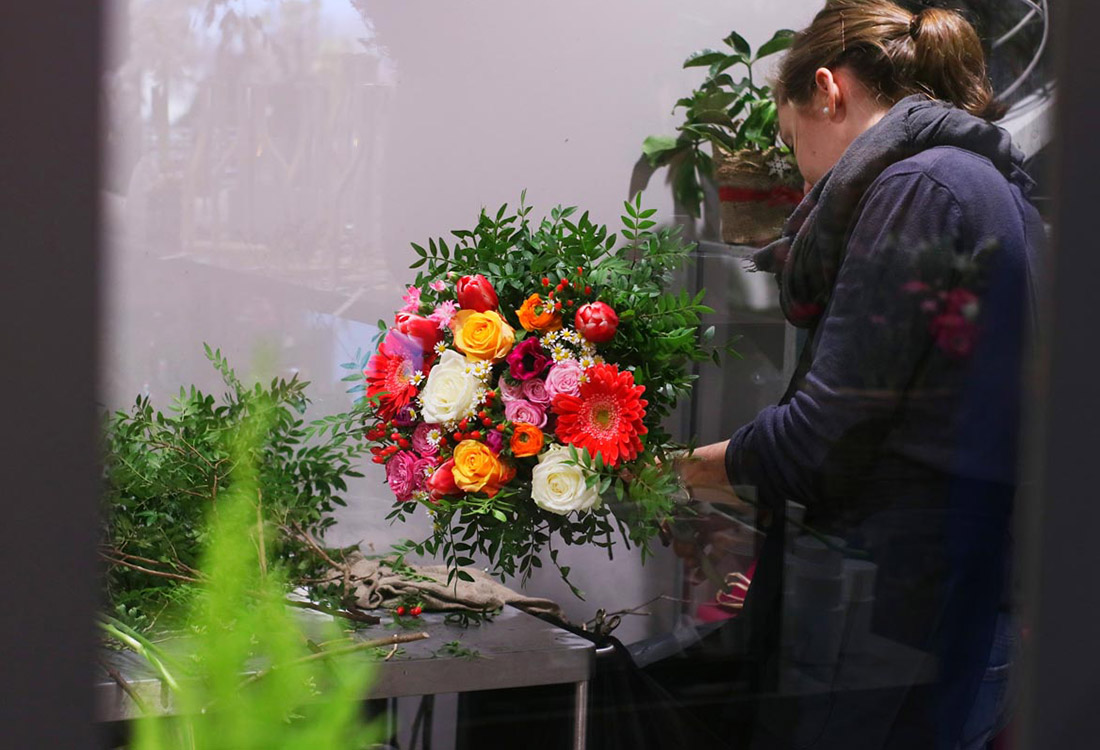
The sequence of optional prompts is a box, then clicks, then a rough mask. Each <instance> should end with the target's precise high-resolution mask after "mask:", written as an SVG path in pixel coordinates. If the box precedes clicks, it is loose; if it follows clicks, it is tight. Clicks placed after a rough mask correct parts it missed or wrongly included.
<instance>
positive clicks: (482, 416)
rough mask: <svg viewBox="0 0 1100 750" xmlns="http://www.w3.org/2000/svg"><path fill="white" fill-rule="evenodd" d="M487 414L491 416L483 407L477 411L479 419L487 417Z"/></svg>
mask: <svg viewBox="0 0 1100 750" xmlns="http://www.w3.org/2000/svg"><path fill="white" fill-rule="evenodd" d="M487 416H489V415H488V414H487V413H486V412H485V410H484V409H482V410H481V411H479V412H478V413H477V418H478V419H485V417H487Z"/></svg>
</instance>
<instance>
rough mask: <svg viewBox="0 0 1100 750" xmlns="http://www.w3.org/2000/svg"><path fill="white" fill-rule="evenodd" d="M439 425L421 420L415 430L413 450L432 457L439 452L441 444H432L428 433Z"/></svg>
mask: <svg viewBox="0 0 1100 750" xmlns="http://www.w3.org/2000/svg"><path fill="white" fill-rule="evenodd" d="M438 427H439V426H438V425H434V424H430V423H428V422H421V423H420V424H418V425H417V426H416V429H415V430H413V436H412V447H413V450H414V451H416V452H417V453H419V454H420V455H421V456H426V457H432V456H435V455H437V454H438V453H439V446H437V445H432V444H431V443H430V442H428V433H429V432H431V431H432V430H435V429H438Z"/></svg>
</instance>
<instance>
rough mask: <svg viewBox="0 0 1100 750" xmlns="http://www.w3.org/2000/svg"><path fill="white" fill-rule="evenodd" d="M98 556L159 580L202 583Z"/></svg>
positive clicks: (187, 577)
mask: <svg viewBox="0 0 1100 750" xmlns="http://www.w3.org/2000/svg"><path fill="white" fill-rule="evenodd" d="M99 556H100V557H102V558H103V559H104V560H106V561H108V562H112V563H114V564H115V565H121V566H123V567H126V568H132V569H133V570H138V571H141V572H142V573H147V574H148V575H151V576H158V577H159V578H171V579H172V580H173V581H183V582H184V583H202V581H201V580H199V579H198V578H191V577H190V576H181V575H178V574H177V573H165V572H164V571H161V570H150V569H149V568H143V567H141V566H140V565H134V564H133V563H131V562H126V561H125V560H119V559H117V558H114V557H111V556H110V555H105V554H103V553H102V552H100V553H99Z"/></svg>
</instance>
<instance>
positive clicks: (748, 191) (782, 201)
mask: <svg viewBox="0 0 1100 750" xmlns="http://www.w3.org/2000/svg"><path fill="white" fill-rule="evenodd" d="M776 155H777V154H776V152H775V151H774V150H771V151H768V152H761V151H755V150H743V151H736V152H734V153H732V154H731V153H728V152H724V151H718V152H716V153H715V156H714V164H715V169H714V173H715V174H714V176H715V183H716V184H717V185H718V199H719V201H720V204H719V205H720V206H721V214H722V241H723V242H728V243H730V244H731V245H757V246H759V245H765V244H767V243H768V242H771V241H772V240H774V239H776V238H777V237H779V235H780V233H781V232H782V230H783V223H784V222H785V221H786V220H787V217H788V216H790V215H791V212H792V211H794V208H795V206H797V205H798V203H799V202H800V201H801V200H802V189H801V187H799V186H798V185H799V184H800V183H799V182H796V181H797V180H799V179H800V178H799V176H798V173H797V171H796V170H793V169H792V170H790V173H789V174H788V175H787V176H785V177H780V176H776V175H775V174H774V173H773V172H771V171H770V170H769V168H768V163H769V161H770V160H771V159H774V158H775V157H776Z"/></svg>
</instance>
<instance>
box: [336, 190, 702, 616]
mask: <svg viewBox="0 0 1100 750" xmlns="http://www.w3.org/2000/svg"><path fill="white" fill-rule="evenodd" d="M623 208H624V214H623V216H622V229H621V231H620V232H619V233H618V234H613V233H611V232H609V230H608V228H607V227H606V226H604V225H600V224H596V223H594V222H593V221H592V220H591V219H590V217H589V215H588V213H587V212H585V213H580V214H579V215H578V209H577V208H575V207H568V208H562V207H557V208H554V209H553V210H551V212H550V216H549V217H548V218H544V219H542V220H541V221H539V222H537V223H535V222H534V221H532V219H531V217H530V213H531V208H530V207H528V206H526V205H525V204H524V198H523V197H521V201H520V206H519V208H518V209H517V210H515V211H509V210H508V207H507V206H502V207H501V208H500V209H499V210H498V211H496V212H495V214H493V213H488V212H485V211H482V213H481V215H480V217H479V219H478V222H477V224H476V226H475V227H474V228H473V229H470V230H455V231H453V232H452V235H453V237H454V240H453V241H452V242H448V241H447V240H446V239H443V238H440V239H438V240H436V239H432V240H430V241H429V242H428V243H427V246H426V247H425V246H422V245H415V244H414V245H413V249H414V250H415V252H416V254H417V256H418V258H417V260H416V261H415V262H414V263H413V268H414V269H417V270H418V273H417V276H416V279H415V281H414V282H413V285H414V286H416V287H417V288H419V289H420V290H421V293H422V296H421V311H422V312H423V311H427V310H430V309H432V308H434V306H435V305H437V304H439V303H440V302H443V301H445V300H447V299H453V296H448V295H453V292H452V291H450V290H451V289H452V288H453V286H454V281H455V280H457V279H458V278H460V277H461V276H464V275H473V274H483V275H485V276H486V277H487V278H488V279H489V280H490V282H491V283H492V286H493V288H494V289H495V290H496V292H497V294H498V296H499V301H500V305H499V311H500V314H501V315H502V316H504V318H505V320H506V321H507V322H508V323H509V324H510V325H511V326H513V327H514V328H516V334H517V339H518V338H519V337H520V336H522V335H524V332H523V330H522V328H521V327H520V324H519V320H518V317H517V315H516V310H517V309H518V308H519V307H520V306H521V304H522V303H523V301H524V300H525V299H527V297H528V296H529V295H531V294H532V293H534V292H543V291H544V289H545V287H544V286H543V285H542V283H541V280H542V279H543V278H546V279H548V280H549V285H550V286H554V285H555V284H557V282H558V281H559V280H564V279H568V280H570V282H571V284H572V285H573V286H572V287H567V288H566V289H565V290H562V291H561V297H559V299H563V300H566V301H567V300H568V299H570V296H569V295H570V294H571V292H570V288H571V289H574V290H575V289H577V288H578V287H580V288H583V287H585V286H589V287H590V288H591V290H593V291H592V294H593V295H595V296H597V297H598V299H599V300H600V301H603V302H605V303H607V304H608V305H610V306H611V307H612V308H613V309H614V310H616V311H617V313H618V316H619V321H620V322H619V327H618V331H617V332H616V334H615V336H614V337H613V338H612V339H611V341H609V342H607V343H604V344H600V345H599V354H600V356H602V357H604V358H605V359H606V360H607V361H608V362H610V363H613V364H615V365H617V366H618V367H619V368H620V369H621V370H629V371H631V372H632V373H633V377H634V380H635V382H636V383H637V384H640V385H643V386H645V388H646V391H645V394H644V398H645V399H646V400H647V402H648V406H647V407H646V415H645V418H644V424H645V427H646V428H647V430H648V432H647V434H645V435H643V436H642V441H643V446H644V451H643V452H642V453H641V454H640V455H639V457H638V458H637V460H635V461H633V462H627V463H625V464H622V465H620V466H617V467H614V468H612V467H608V466H605V465H604V462H603V459H602V457H600V456H597V458H596V459H593V458H592V457H591V456H590V455H589V454H588V453H587V452H583V453H581V454H579V455H577V454H576V453H575V452H574V458H575V460H576V461H577V462H579V463H581V464H582V465H583V466H584V467H585V468H586V471H587V472H588V474H589V479H588V481H589V486H596V485H598V489H599V492H600V495H601V497H602V498H603V502H602V503H601V504H600V505H599V506H597V507H596V508H595V509H593V510H592V511H590V512H587V513H583V514H572V515H570V516H561V515H556V514H553V513H549V512H546V511H543V510H542V509H540V508H539V507H538V506H536V505H535V504H534V503H533V502H532V501H531V470H532V468H533V467H534V466H535V464H536V463H537V458H536V457H534V456H531V457H527V458H520V459H517V460H515V461H514V465H515V468H516V470H517V473H516V477H515V479H514V480H512V481H511V482H509V483H508V484H506V485H505V486H504V487H503V488H502V489H501V490H500V492H499V493H497V494H496V495H495V496H493V497H487V496H484V495H482V494H480V493H478V494H464V495H462V496H452V497H446V498H442V499H440V500H439V501H438V502H432V501H430V500H428V499H426V498H420V499H413V500H410V501H409V502H404V503H402V502H400V501H398V502H396V503H395V504H394V507H393V510H392V512H391V513H390V514H389V516H388V518H389V519H391V520H394V521H404V520H406V518H407V517H408V516H409V515H410V514H411V513H414V512H416V511H417V509H418V508H421V507H423V508H424V509H425V510H426V511H427V512H428V513H430V514H431V515H432V517H433V520H434V524H433V534H432V535H431V536H430V537H429V538H427V539H424V540H422V541H413V540H405V541H402V542H400V543H398V544H397V545H395V546H394V547H393V551H394V553H395V554H396V555H397V561H398V564H401V563H403V560H404V557H405V556H406V555H410V554H415V555H418V556H421V557H424V556H427V557H434V558H439V559H442V561H443V562H444V563H445V564H446V565H447V566H448V567H449V569H450V572H449V578H448V583H452V582H457V581H458V580H462V581H469V580H472V577H471V576H470V575H469V574H468V573H466V572H465V571H463V570H461V568H462V567H463V566H469V565H473V564H474V560H475V557H474V556H475V555H477V554H480V555H483V556H485V557H486V558H488V560H489V561H490V564H491V570H492V572H493V573H494V574H496V575H498V576H500V577H502V578H504V579H507V578H509V577H519V578H520V579H521V581H526V580H527V579H528V578H529V577H530V576H531V575H532V574H533V573H534V571H535V570H536V569H538V568H540V567H542V564H543V561H542V559H541V552H542V550H543V549H544V548H549V550H550V559H551V562H552V563H553V564H554V565H555V566H556V567H557V568H558V571H559V573H560V574H561V575H562V577H563V578H565V580H566V581H567V582H568V576H569V572H570V571H569V569H568V567H563V566H561V565H559V564H558V552H557V550H555V549H554V546H553V545H554V541H555V539H557V540H560V541H561V542H564V543H565V544H570V545H573V544H578V545H579V544H586V545H596V546H599V547H602V548H604V549H606V550H607V554H608V556H609V557H611V556H612V555H613V551H612V550H613V547H614V544H615V540H614V538H615V536H616V535H617V536H618V537H620V538H621V539H622V541H623V542H624V543H625V544H626V546H627V548H628V549H629V548H630V546H631V545H637V546H640V547H641V549H642V555H643V559H644V558H645V556H646V555H647V554H648V551H649V550H648V547H647V542H648V541H649V540H650V539H652V538H653V537H654V536H656V535H657V533H658V531H659V525H660V522H661V521H662V520H663V519H664V518H666V517H667V516H668V515H669V513H670V511H671V509H672V504H673V500H672V498H673V496H674V494H675V491H676V488H677V480H676V478H675V476H674V475H672V474H671V473H670V472H669V471H667V470H665V469H662V468H661V465H660V463H659V462H660V461H663V460H664V458H665V456H666V454H667V453H668V452H669V451H671V450H676V449H679V448H681V447H682V446H680V445H679V444H676V443H675V442H674V441H673V436H672V435H671V434H669V432H668V431H667V430H666V429H665V428H664V426H663V424H662V423H663V421H664V420H665V418H666V417H667V416H668V415H669V414H671V413H672V410H673V409H674V408H675V406H676V404H677V402H678V401H680V400H681V399H684V398H687V397H689V396H690V394H691V391H692V387H693V384H694V381H695V379H696V376H695V375H693V374H692V372H691V367H690V365H691V364H692V363H694V362H702V361H704V360H708V359H712V358H715V357H716V356H717V353H718V352H717V351H716V350H715V349H714V347H713V346H712V345H711V343H710V341H711V339H712V338H713V330H712V329H711V330H702V328H701V316H703V315H704V314H707V313H710V312H712V311H711V309H710V308H708V307H706V305H704V304H703V297H704V295H705V292H704V291H700V292H699V293H698V294H696V295H694V296H693V295H690V294H688V293H687V292H682V293H679V294H672V293H669V292H668V291H666V290H667V289H669V288H670V287H671V286H673V284H674V282H675V280H676V275H677V274H678V273H679V272H681V271H682V270H683V269H684V267H685V266H686V265H687V264H688V263H689V262H690V260H691V259H690V250H691V248H690V246H688V245H685V244H684V243H683V242H682V241H681V239H680V236H679V228H678V227H673V228H669V227H663V228H658V227H657V223H656V221H655V220H654V219H653V216H654V215H655V213H656V211H655V209H643V208H642V206H641V198H640V196H637V197H635V199H634V200H633V201H627V202H626V203H625V204H624V207H623ZM622 240H625V241H622ZM578 268H580V269H582V272H580V273H578V270H577V269H578ZM439 280H443V281H445V282H446V284H445V290H444V291H435V290H433V289H432V288H431V283H432V282H434V281H439ZM578 299H579V298H578ZM584 299H586V300H587V299H588V297H585V298H584ZM566 309H567V310H571V309H575V307H572V308H566ZM366 359H367V358H366V357H363V358H358V357H357V360H356V361H355V362H351V363H348V364H347V365H345V367H346V368H347V369H348V370H352V371H357V372H361V371H362V369H363V367H364V366H365V364H366ZM498 367H503V365H498ZM346 380H348V381H349V382H353V383H354V382H358V383H361V382H362V377H361V375H349V376H348V377H347V378H346ZM498 402H499V400H498ZM378 445H380V444H378ZM378 445H376V446H375V447H376V448H377V447H378ZM570 585H571V586H572V584H570ZM573 592H574V593H575V594H576V595H577V596H582V592H581V591H580V590H578V589H576V588H575V587H574V588H573Z"/></svg>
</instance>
